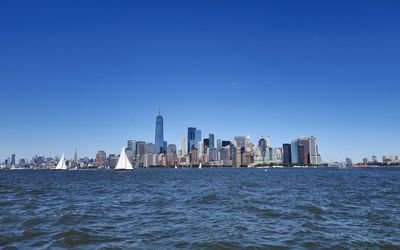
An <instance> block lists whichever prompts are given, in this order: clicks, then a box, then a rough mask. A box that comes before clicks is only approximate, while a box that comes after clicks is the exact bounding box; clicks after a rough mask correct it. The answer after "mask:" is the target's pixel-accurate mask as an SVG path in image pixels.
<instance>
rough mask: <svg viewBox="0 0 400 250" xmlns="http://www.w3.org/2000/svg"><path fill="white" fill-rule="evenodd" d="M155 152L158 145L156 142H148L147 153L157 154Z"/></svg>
mask: <svg viewBox="0 0 400 250" xmlns="http://www.w3.org/2000/svg"><path fill="white" fill-rule="evenodd" d="M155 153H156V147H155V145H154V143H151V142H148V143H146V147H145V154H155Z"/></svg>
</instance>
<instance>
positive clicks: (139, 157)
mask: <svg viewBox="0 0 400 250" xmlns="http://www.w3.org/2000/svg"><path fill="white" fill-rule="evenodd" d="M145 153H146V142H145V141H137V142H136V157H135V160H136V164H137V166H140V165H142V164H143V160H144V154H145Z"/></svg>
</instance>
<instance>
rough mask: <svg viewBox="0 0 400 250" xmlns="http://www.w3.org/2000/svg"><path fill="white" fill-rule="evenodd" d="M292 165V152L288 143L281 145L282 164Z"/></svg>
mask: <svg viewBox="0 0 400 250" xmlns="http://www.w3.org/2000/svg"><path fill="white" fill-rule="evenodd" d="M291 163H292V151H291V145H290V144H289V143H285V144H283V164H284V165H290V164H291Z"/></svg>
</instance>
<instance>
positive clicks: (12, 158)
mask: <svg viewBox="0 0 400 250" xmlns="http://www.w3.org/2000/svg"><path fill="white" fill-rule="evenodd" d="M11 165H15V154H12V155H11Z"/></svg>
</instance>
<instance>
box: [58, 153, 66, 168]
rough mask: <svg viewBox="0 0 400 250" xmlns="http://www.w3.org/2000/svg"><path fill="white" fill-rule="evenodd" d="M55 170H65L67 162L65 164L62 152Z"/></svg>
mask: <svg viewBox="0 0 400 250" xmlns="http://www.w3.org/2000/svg"><path fill="white" fill-rule="evenodd" d="M56 169H57V170H67V169H68V167H67V164H65V159H64V154H62V156H61V159H60V161H59V162H58V164H57V166H56Z"/></svg>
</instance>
